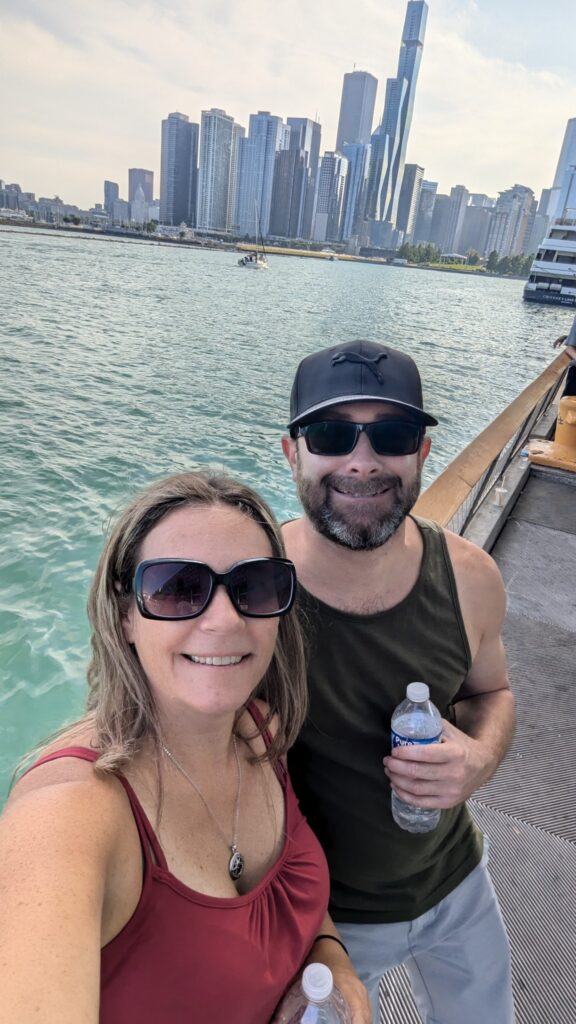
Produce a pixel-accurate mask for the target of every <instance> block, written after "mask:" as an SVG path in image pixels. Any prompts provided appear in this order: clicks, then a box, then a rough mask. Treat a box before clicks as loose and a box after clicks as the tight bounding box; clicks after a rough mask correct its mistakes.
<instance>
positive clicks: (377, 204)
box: [366, 0, 428, 229]
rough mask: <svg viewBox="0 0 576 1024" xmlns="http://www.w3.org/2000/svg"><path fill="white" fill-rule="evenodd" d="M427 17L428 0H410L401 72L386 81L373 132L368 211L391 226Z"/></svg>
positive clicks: (398, 191) (395, 213)
mask: <svg viewBox="0 0 576 1024" xmlns="http://www.w3.org/2000/svg"><path fill="white" fill-rule="evenodd" d="M427 17H428V5H427V4H426V2H425V0H409V2H408V7H407V10H406V19H405V22H404V30H403V32H402V45H401V47H400V58H399V61H398V74H397V75H396V78H389V79H388V80H387V82H386V99H385V103H384V113H383V115H382V122H381V124H380V126H379V128H377V129H376V131H375V132H374V134H373V135H372V165H371V169H370V180H369V185H368V198H367V209H366V214H367V217H368V218H369V219H371V220H377V221H385V222H387V223H389V224H390V228H391V229H393V228H394V227H395V225H396V219H397V215H398V202H399V199H400V188H401V185H402V178H403V174H404V164H405V160H406V147H407V145H408V136H409V134H410V127H411V124H412V112H413V110H414V97H415V95H416V83H417V81H418V72H419V70H420V62H421V60H422V50H423V47H424V36H425V33H426V20H427Z"/></svg>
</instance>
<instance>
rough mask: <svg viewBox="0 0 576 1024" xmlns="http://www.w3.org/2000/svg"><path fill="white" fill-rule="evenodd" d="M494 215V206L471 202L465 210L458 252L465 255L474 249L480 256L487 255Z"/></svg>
mask: <svg viewBox="0 0 576 1024" xmlns="http://www.w3.org/2000/svg"><path fill="white" fill-rule="evenodd" d="M491 217H492V207H491V206H484V205H483V204H480V203H474V204H472V203H470V205H469V206H467V207H466V209H465V211H464V220H463V222H462V230H461V232H460V242H459V245H458V252H459V253H461V254H462V255H463V256H465V255H466V253H468V252H470V250H471V249H473V250H474V251H475V252H477V253H479V255H480V256H485V255H486V240H487V238H488V228H489V227H490V219H491Z"/></svg>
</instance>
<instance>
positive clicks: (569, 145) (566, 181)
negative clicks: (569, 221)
mask: <svg viewBox="0 0 576 1024" xmlns="http://www.w3.org/2000/svg"><path fill="white" fill-rule="evenodd" d="M574 167H576V117H571V118H570V120H569V121H568V124H567V125H566V131H565V133H564V141H563V143H562V149H561V150H560V157H559V159H558V166H557V167H556V174H555V175H554V185H553V186H552V199H551V202H550V205H549V208H548V215H549V216H550V217H551V218H552V219H553V218H554V217H561V216H562V212H563V208H564V206H565V205H566V201H567V198H568V192H569V190H570V183H571V174H570V172H571V169H572V170H573V169H574Z"/></svg>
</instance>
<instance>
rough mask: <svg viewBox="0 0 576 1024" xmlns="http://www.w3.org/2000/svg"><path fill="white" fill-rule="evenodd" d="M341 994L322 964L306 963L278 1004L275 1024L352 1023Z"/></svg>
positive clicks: (329, 972)
mask: <svg viewBox="0 0 576 1024" xmlns="http://www.w3.org/2000/svg"><path fill="white" fill-rule="evenodd" d="M351 1019H352V1018H351V1016H350V1011H349V1009H348V1004H347V1003H346V1001H345V999H344V996H343V995H342V993H341V992H340V991H339V990H338V989H337V988H335V986H334V979H333V977H332V971H331V970H330V968H329V967H326V965H325V964H308V967H306V968H305V969H304V971H303V973H302V977H301V978H298V980H297V981H295V982H294V984H293V985H292V987H291V988H290V989H289V990H288V992H287V993H286V995H285V996H284V999H283V1000H282V1002H281V1003H280V1006H279V1007H278V1009H277V1011H276V1014H275V1016H274V1024H351Z"/></svg>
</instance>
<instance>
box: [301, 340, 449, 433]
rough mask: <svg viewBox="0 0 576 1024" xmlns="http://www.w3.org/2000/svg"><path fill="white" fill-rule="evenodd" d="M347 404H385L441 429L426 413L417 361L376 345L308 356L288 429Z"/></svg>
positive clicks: (364, 343)
mask: <svg viewBox="0 0 576 1024" xmlns="http://www.w3.org/2000/svg"><path fill="white" fill-rule="evenodd" d="M344 402H386V403H387V404H388V405H397V406H398V408H399V409H403V410H404V411H405V412H407V413H409V415H410V416H411V417H412V418H413V419H415V420H417V421H418V423H422V424H424V425H425V426H427V427H435V426H436V425H437V423H438V420H437V419H435V418H434V416H431V415H430V413H428V412H424V409H423V408H422V383H421V381H420V374H419V372H418V367H417V366H416V363H415V362H414V360H413V359H411V358H410V356H407V355H405V354H404V352H399V351H398V349H395V348H389V347H388V346H387V345H378V344H377V343H376V342H374V341H362V340H360V341H349V342H347V343H346V344H345V345H334V346H333V347H332V348H324V349H321V351H320V352H313V353H312V355H310V356H306V358H305V359H303V360H302V362H301V363H300V365H299V366H298V369H297V370H296V376H295V378H294V384H293V385H292V393H291V395H290V422H289V424H288V427H289V428H290V429H292V427H296V426H298V425H299V424H302V423H304V422H306V421H309V420H312V419H318V413H322V412H323V411H324V410H325V409H329V408H330V406H331V405H341V404H342V403H344Z"/></svg>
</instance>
